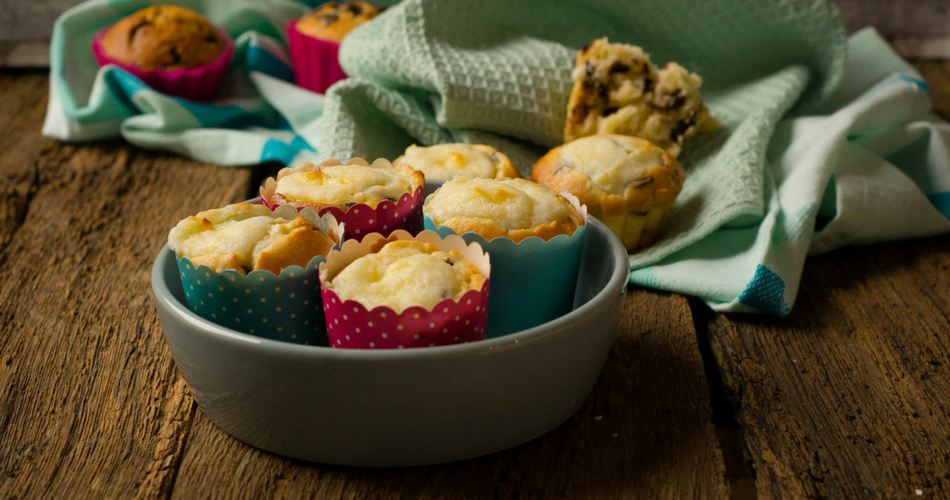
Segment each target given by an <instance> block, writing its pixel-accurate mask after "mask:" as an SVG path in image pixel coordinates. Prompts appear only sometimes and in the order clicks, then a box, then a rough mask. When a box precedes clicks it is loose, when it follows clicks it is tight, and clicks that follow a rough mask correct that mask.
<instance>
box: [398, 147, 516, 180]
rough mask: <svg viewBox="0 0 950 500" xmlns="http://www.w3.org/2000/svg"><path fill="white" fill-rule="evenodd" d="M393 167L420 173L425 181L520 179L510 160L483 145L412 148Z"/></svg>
mask: <svg viewBox="0 0 950 500" xmlns="http://www.w3.org/2000/svg"><path fill="white" fill-rule="evenodd" d="M393 163H394V164H396V165H399V164H400V163H405V164H406V165H409V166H411V167H412V168H415V169H417V170H421V171H422V173H424V174H425V176H426V179H441V180H449V179H459V178H474V177H478V178H482V179H501V178H505V177H513V178H518V177H521V174H520V173H518V169H517V168H515V165H514V163H512V162H511V160H510V159H509V158H508V157H507V156H505V155H503V154H502V153H500V152H499V151H498V150H496V149H495V148H493V147H491V146H486V145H483V144H439V145H436V146H429V147H427V148H424V147H419V146H415V145H413V146H409V147H408V148H407V149H406V152H405V154H403V155H402V156H400V157H399V158H397V159H396V161H394V162H393Z"/></svg>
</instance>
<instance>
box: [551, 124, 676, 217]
mask: <svg viewBox="0 0 950 500" xmlns="http://www.w3.org/2000/svg"><path fill="white" fill-rule="evenodd" d="M532 177H533V178H534V179H535V180H536V181H538V182H539V183H542V184H544V185H547V186H549V187H551V189H557V190H567V191H570V192H571V193H573V194H574V195H575V196H577V197H578V199H580V201H581V203H584V204H585V205H587V207H588V209H590V210H591V211H592V212H599V211H601V210H606V211H608V212H612V213H616V212H619V211H622V210H623V209H628V210H647V209H649V208H651V207H653V206H655V205H658V204H665V203H666V202H667V201H672V199H673V198H675V197H676V195H677V194H678V193H679V191H680V189H681V187H682V185H683V181H684V179H685V177H686V174H685V172H684V171H683V167H682V166H681V165H680V164H679V162H677V161H676V159H675V158H673V156H671V155H670V154H669V153H668V152H666V150H664V149H663V148H661V147H659V146H656V145H654V144H652V143H650V142H648V141H645V140H643V139H638V138H636V137H630V136H625V135H593V136H588V137H583V138H581V139H577V140H575V141H572V142H569V143H567V144H565V145H563V146H560V147H557V148H555V149H553V150H551V151H550V152H548V154H546V155H545V156H544V157H542V158H541V159H540V160H538V162H537V163H536V164H535V165H534V169H533V172H532ZM670 197H671V198H670ZM667 198H669V200H668V199H667Z"/></svg>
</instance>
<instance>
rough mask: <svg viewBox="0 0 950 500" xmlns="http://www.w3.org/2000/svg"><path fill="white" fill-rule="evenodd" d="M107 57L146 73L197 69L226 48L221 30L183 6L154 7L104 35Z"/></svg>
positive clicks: (104, 47)
mask: <svg viewBox="0 0 950 500" xmlns="http://www.w3.org/2000/svg"><path fill="white" fill-rule="evenodd" d="M102 48H103V50H104V51H105V53H106V55H108V56H109V57H111V58H113V59H115V60H116V61H119V62H121V63H124V64H128V65H131V66H135V67H137V68H139V69H142V70H145V71H151V70H155V69H165V70H176V69H182V68H195V67H198V66H201V65H203V64H207V63H210V62H211V61H213V60H214V59H215V58H216V57H218V55H220V54H221V52H222V51H224V49H225V40H224V36H223V35H222V34H221V31H220V30H219V29H218V28H217V27H215V26H214V25H213V24H211V23H210V22H209V21H208V20H207V19H205V18H204V17H202V16H200V15H199V14H197V13H196V12H194V11H192V10H190V9H186V8H184V7H173V6H168V5H155V6H152V7H148V8H146V9H142V10H140V11H138V12H136V13H134V14H132V15H130V16H128V17H126V18H124V19H122V20H121V21H119V22H117V23H116V24H114V25H113V26H112V27H111V28H109V30H108V31H107V32H106V33H105V35H103V39H102Z"/></svg>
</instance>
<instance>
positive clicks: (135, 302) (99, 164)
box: [0, 75, 250, 498]
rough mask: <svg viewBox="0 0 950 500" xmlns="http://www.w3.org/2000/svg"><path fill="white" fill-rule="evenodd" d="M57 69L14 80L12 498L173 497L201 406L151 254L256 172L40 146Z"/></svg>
mask: <svg viewBox="0 0 950 500" xmlns="http://www.w3.org/2000/svg"><path fill="white" fill-rule="evenodd" d="M47 92H48V80H47V77H46V76H45V75H20V76H11V75H0V150H2V151H3V152H4V154H3V155H0V187H2V190H3V191H2V195H3V196H2V198H0V276H3V279H2V280H0V360H2V361H0V437H2V438H0V470H2V474H0V497H3V498H40V497H46V498H67V497H75V496H85V497H88V498H106V497H120V498H129V497H133V496H139V497H143V498H154V497H159V496H167V495H168V494H169V493H170V491H171V488H172V486H173V484H174V479H175V476H176V474H177V471H178V465H179V464H180V462H181V456H182V452H183V450H184V445H185V443H186V441H187V437H188V435H189V433H190V431H191V427H192V422H193V421H194V415H195V409H196V405H195V404H194V402H193V400H192V398H191V396H190V394H189V392H188V390H187V388H186V387H185V385H184V383H183V382H182V381H181V379H180V377H179V375H178V372H177V370H176V369H175V366H174V363H173V362H172V359H171V356H170V355H169V353H168V350H167V348H166V346H165V343H164V341H163V339H162V334H161V329H160V326H159V324H158V319H157V317H156V313H155V307H154V304H153V302H152V298H151V292H150V289H149V272H148V271H149V268H150V265H151V262H152V259H153V258H154V256H155V255H156V253H157V252H158V250H159V248H160V247H161V245H162V243H163V241H164V239H165V238H166V235H167V231H168V229H169V228H170V227H171V226H172V225H173V224H174V223H175V222H176V221H177V220H178V219H180V218H181V217H182V216H184V215H186V214H188V213H193V212H195V211H197V210H198V209H201V208H207V207H211V206H217V205H221V204H224V203H226V202H230V201H235V200H239V199H242V198H244V197H245V196H247V184H248V179H249V178H250V174H249V172H247V171H245V170H236V169H222V168H214V167H209V166H202V165H200V164H198V163H195V162H191V161H185V160H182V159H180V158H176V157H171V156H168V155H159V154H152V153H144V152H139V151H137V150H135V149H134V148H131V147H129V146H127V145H124V144H122V143H119V142H113V143H107V144H95V145H88V146H81V147H79V146H72V145H64V144H59V143H57V142H55V141H52V140H48V139H45V138H42V137H40V135H39V130H40V125H41V123H42V119H43V115H44V112H45V108H46V95H47Z"/></svg>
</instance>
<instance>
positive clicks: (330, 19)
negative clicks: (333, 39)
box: [317, 14, 340, 26]
mask: <svg viewBox="0 0 950 500" xmlns="http://www.w3.org/2000/svg"><path fill="white" fill-rule="evenodd" d="M339 18H340V16H338V15H336V14H324V15H322V16H320V17H318V18H317V19H319V20H321V21H323V24H326V25H327V26H329V25H331V24H333V23H335V22H336V21H337V19H339Z"/></svg>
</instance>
